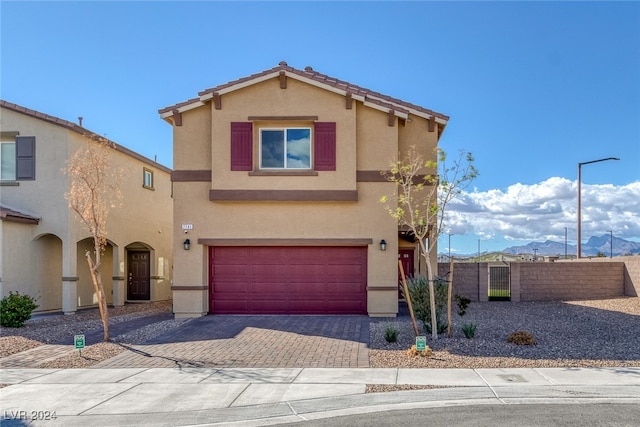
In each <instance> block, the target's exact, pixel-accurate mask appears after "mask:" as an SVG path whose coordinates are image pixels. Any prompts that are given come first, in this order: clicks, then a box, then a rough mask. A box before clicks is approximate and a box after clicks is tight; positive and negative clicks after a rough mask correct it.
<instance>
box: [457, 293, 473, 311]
mask: <svg viewBox="0 0 640 427" xmlns="http://www.w3.org/2000/svg"><path fill="white" fill-rule="evenodd" d="M455 298H456V304H457V305H458V315H460V316H464V315H465V313H466V312H467V307H469V304H470V303H471V300H470V299H469V298H467V297H463V296H462V295H458V294H456V297H455Z"/></svg>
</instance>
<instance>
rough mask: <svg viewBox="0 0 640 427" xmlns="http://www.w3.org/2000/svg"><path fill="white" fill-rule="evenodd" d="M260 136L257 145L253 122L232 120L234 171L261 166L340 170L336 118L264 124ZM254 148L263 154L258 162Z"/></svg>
mask: <svg viewBox="0 0 640 427" xmlns="http://www.w3.org/2000/svg"><path fill="white" fill-rule="evenodd" d="M312 135H313V136H312ZM256 137H257V139H258V141H257V147H255V146H254V133H253V123H252V122H232V123H231V170H232V171H255V170H256V169H260V171H261V172H262V171H265V172H264V173H267V174H268V173H271V172H274V173H275V172H278V173H282V171H285V172H286V173H297V172H296V171H300V172H301V173H307V171H335V170H336V123H335V122H318V121H316V122H314V123H313V127H263V128H259V129H258V132H257V133H256ZM254 152H255V153H257V156H258V157H259V159H258V161H257V162H255V163H254ZM312 153H313V154H312ZM302 171H304V172H302Z"/></svg>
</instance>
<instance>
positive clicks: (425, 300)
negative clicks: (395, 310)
mask: <svg viewBox="0 0 640 427" xmlns="http://www.w3.org/2000/svg"><path fill="white" fill-rule="evenodd" d="M407 287H408V288H409V296H410V297H411V304H412V306H413V311H414V313H415V316H416V319H418V320H420V321H421V322H422V324H423V326H424V330H425V331H427V332H428V333H431V303H430V302H429V279H428V278H427V277H424V276H416V277H412V278H410V279H409V280H408V281H407ZM448 288H449V283H448V282H447V281H446V280H444V279H443V278H441V277H436V278H435V280H434V282H433V289H434V293H435V300H436V324H437V331H438V333H439V334H441V333H443V332H445V331H446V330H447V326H449V324H448V323H447V318H446V317H447V316H446V307H447V297H448V292H449V289H448Z"/></svg>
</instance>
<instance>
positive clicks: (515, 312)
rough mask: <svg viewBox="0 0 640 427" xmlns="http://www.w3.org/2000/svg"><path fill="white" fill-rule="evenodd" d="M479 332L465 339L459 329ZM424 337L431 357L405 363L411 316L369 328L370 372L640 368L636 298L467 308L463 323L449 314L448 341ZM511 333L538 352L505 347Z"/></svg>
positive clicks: (639, 305) (484, 304)
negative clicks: (391, 337)
mask: <svg viewBox="0 0 640 427" xmlns="http://www.w3.org/2000/svg"><path fill="white" fill-rule="evenodd" d="M469 322H473V323H475V324H476V325H477V330H476V334H475V337H474V338H472V339H467V338H465V336H464V334H463V332H462V325H463V324H464V323H469ZM387 326H392V327H395V328H396V329H397V330H398V342H397V343H387V342H386V340H385V339H384V333H385V329H386V327H387ZM418 326H419V327H420V333H421V335H425V336H427V345H428V346H430V347H431V349H432V350H433V355H432V356H431V357H428V358H427V357H420V356H414V357H409V356H407V354H406V350H407V349H408V348H409V347H410V346H411V345H412V344H415V335H414V332H413V328H412V326H411V321H410V319H409V318H408V317H402V318H397V319H386V320H378V321H374V322H372V323H371V328H370V330H371V342H370V344H371V350H370V352H369V361H370V365H371V367H373V368H383V367H384V368H472V369H477V368H520V367H523V368H524V367H528V368H532V367H622V366H640V333H639V331H640V298H638V297H630V298H615V299H605V300H588V301H564V302H561V301H549V302H521V303H514V302H498V301H496V302H481V303H477V302H476V303H471V304H470V305H469V307H468V309H467V313H466V314H465V315H464V316H462V317H461V316H459V315H458V314H457V313H456V306H455V304H454V306H453V309H452V329H451V330H452V336H451V338H447V336H446V333H445V334H442V335H440V336H439V337H438V339H437V340H433V339H432V338H431V335H430V334H427V333H425V332H424V329H423V327H422V324H421V322H419V321H418ZM516 331H528V332H530V333H531V334H533V336H534V337H535V339H536V341H537V345H534V346H526V345H525V346H518V345H514V344H510V343H508V342H507V337H508V336H509V335H510V334H511V333H513V332H516Z"/></svg>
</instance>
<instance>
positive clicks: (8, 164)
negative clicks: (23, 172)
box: [0, 141, 16, 181]
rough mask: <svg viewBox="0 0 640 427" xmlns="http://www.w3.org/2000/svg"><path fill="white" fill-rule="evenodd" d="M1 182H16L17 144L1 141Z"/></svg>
mask: <svg viewBox="0 0 640 427" xmlns="http://www.w3.org/2000/svg"><path fill="white" fill-rule="evenodd" d="M0 180H2V181H15V180H16V142H15V141H0Z"/></svg>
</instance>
